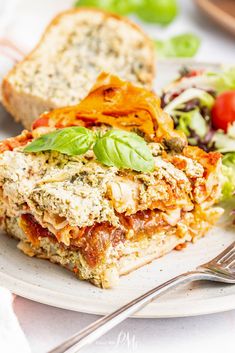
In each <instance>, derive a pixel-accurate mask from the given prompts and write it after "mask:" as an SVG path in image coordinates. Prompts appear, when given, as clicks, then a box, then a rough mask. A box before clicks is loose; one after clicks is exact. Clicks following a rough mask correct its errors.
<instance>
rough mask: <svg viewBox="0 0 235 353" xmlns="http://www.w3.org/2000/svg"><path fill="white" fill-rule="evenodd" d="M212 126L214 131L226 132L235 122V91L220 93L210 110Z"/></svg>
mask: <svg viewBox="0 0 235 353" xmlns="http://www.w3.org/2000/svg"><path fill="white" fill-rule="evenodd" d="M211 114H212V124H213V126H214V128H216V129H222V130H224V131H227V128H228V125H229V124H231V123H233V122H234V121H235V90H234V91H227V92H223V93H221V94H220V95H219V96H218V97H217V98H216V100H215V104H214V106H213V107H212V110H211Z"/></svg>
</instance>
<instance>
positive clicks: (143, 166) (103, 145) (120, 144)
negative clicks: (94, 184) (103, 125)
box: [94, 130, 154, 172]
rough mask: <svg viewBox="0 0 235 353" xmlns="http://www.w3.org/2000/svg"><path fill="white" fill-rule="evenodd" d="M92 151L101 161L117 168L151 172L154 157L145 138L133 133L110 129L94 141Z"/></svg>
mask: <svg viewBox="0 0 235 353" xmlns="http://www.w3.org/2000/svg"><path fill="white" fill-rule="evenodd" d="M94 153H95V155H96V158H97V159H98V161H100V162H101V163H103V164H105V165H107V166H115V167H117V168H128V169H133V170H136V171H140V172H151V171H153V169H154V159H153V156H152V153H151V151H150V150H149V148H148V146H147V144H146V142H145V140H144V139H143V138H142V137H140V136H138V135H137V134H135V133H132V132H127V131H123V130H110V131H108V132H107V133H106V134H104V135H103V136H101V137H100V138H99V139H98V140H97V141H96V143H95V146H94Z"/></svg>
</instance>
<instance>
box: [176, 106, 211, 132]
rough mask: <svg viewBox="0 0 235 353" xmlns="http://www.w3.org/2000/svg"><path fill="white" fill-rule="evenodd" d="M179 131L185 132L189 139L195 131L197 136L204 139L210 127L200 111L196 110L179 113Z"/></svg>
mask: <svg viewBox="0 0 235 353" xmlns="http://www.w3.org/2000/svg"><path fill="white" fill-rule="evenodd" d="M177 130H181V131H183V132H184V133H185V135H186V136H188V137H189V136H190V135H191V131H192V130H193V131H194V132H195V134H196V135H198V136H199V137H200V138H203V137H205V135H206V134H207V132H208V125H207V123H206V121H205V119H204V118H203V117H202V116H201V114H200V112H199V109H194V110H191V111H189V112H179V119H178V125H177ZM190 130H191V131H190Z"/></svg>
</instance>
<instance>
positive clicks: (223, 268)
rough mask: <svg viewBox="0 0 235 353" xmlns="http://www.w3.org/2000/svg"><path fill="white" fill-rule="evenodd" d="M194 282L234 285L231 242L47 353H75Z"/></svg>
mask: <svg viewBox="0 0 235 353" xmlns="http://www.w3.org/2000/svg"><path fill="white" fill-rule="evenodd" d="M198 280H206V281H215V282H223V283H230V284H235V242H234V243H232V244H231V245H230V246H229V247H228V248H226V249H225V250H224V251H223V252H222V253H220V254H219V255H218V256H216V257H215V258H214V259H213V260H211V261H210V262H207V263H205V264H203V265H201V266H199V267H197V268H196V270H195V271H190V272H186V273H183V274H181V275H179V276H177V277H174V278H172V279H170V280H169V281H167V282H165V283H163V284H161V285H160V286H157V287H155V288H153V289H151V290H150V291H148V292H147V293H145V294H143V295H141V296H140V297H138V298H136V299H134V300H132V301H131V302H129V303H127V304H125V305H124V306H122V307H121V308H119V309H117V310H116V311H114V312H113V313H111V314H109V315H106V316H104V317H102V318H101V319H99V320H97V321H95V322H94V323H92V324H91V325H89V326H87V327H86V328H84V329H83V330H82V331H80V332H78V333H76V334H75V335H73V336H72V337H70V338H69V339H67V340H66V341H65V342H63V343H62V344H60V345H59V346H58V347H56V348H54V349H52V350H51V351H50V352H48V353H75V352H78V351H79V350H80V349H82V348H83V347H84V346H86V345H88V344H90V343H92V342H94V341H95V340H96V339H98V338H99V337H101V336H102V335H104V334H105V333H106V332H108V331H109V330H111V329H112V328H113V327H115V326H116V325H118V324H119V323H120V322H122V321H123V320H125V319H127V318H128V317H129V316H131V315H132V314H134V313H135V312H137V311H138V310H140V309H142V308H143V307H144V306H145V305H147V304H148V303H150V302H151V301H153V300H154V299H156V298H157V297H159V296H160V295H162V294H164V293H166V292H168V291H169V290H170V289H172V288H174V287H176V286H178V285H180V284H185V283H189V282H193V281H198Z"/></svg>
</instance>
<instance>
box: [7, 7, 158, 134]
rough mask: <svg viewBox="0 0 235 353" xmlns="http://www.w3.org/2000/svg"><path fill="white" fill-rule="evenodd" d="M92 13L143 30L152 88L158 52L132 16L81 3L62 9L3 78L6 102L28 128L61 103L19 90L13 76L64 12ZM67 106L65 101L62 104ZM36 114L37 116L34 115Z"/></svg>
mask: <svg viewBox="0 0 235 353" xmlns="http://www.w3.org/2000/svg"><path fill="white" fill-rule="evenodd" d="M85 12H87V13H88V14H89V13H91V14H102V15H103V16H104V19H108V18H113V19H115V20H117V21H120V22H124V23H126V24H127V25H129V26H130V27H132V28H134V29H135V30H136V31H138V32H139V33H141V35H142V36H143V38H144V42H145V45H146V47H148V49H149V50H148V51H149V57H148V58H147V59H148V62H149V66H150V67H151V70H150V72H151V75H149V77H148V78H145V79H146V82H145V86H146V87H147V88H149V89H151V88H152V85H153V80H154V76H155V55H154V52H155V50H154V46H153V43H152V41H151V40H150V38H149V37H148V36H147V35H146V34H145V32H144V31H143V30H142V29H141V28H140V27H139V26H138V25H137V24H135V23H133V22H132V21H130V20H129V19H128V18H125V17H121V16H119V15H116V14H113V13H109V12H106V11H103V10H100V9H93V8H86V7H81V8H78V9H70V10H67V11H64V12H61V13H59V14H58V15H57V16H56V17H55V18H54V19H53V20H52V21H51V23H50V24H49V25H48V26H47V27H46V29H45V31H44V33H43V34H42V37H41V39H40V40H39V42H38V44H37V45H36V46H35V48H34V49H33V50H32V51H31V52H30V53H29V54H28V55H27V56H26V57H25V58H24V59H23V60H22V61H21V62H19V63H17V64H16V65H15V66H14V67H13V68H12V69H11V70H10V72H9V73H8V74H7V75H6V76H5V78H4V79H3V81H2V103H3V105H4V107H5V108H6V110H7V111H8V112H9V113H10V114H11V115H13V117H14V119H15V120H16V121H18V122H19V121H20V122H22V123H23V125H24V126H25V127H26V128H28V129H29V128H31V124H32V121H33V120H34V119H35V118H37V117H38V116H39V115H40V114H41V113H43V112H44V111H49V110H52V109H54V108H58V107H61V105H55V104H54V103H53V102H52V101H50V100H48V99H46V97H44V99H41V98H40V97H37V96H33V95H31V94H27V93H25V92H24V91H21V92H19V90H17V89H16V88H15V87H14V85H12V83H11V78H12V77H14V76H15V75H17V71H18V70H19V69H20V67H21V65H22V64H24V63H26V62H30V60H31V58H32V57H33V55H34V54H35V52H37V50H38V49H39V48H40V46H41V45H42V44H43V42H44V40H45V39H46V37H47V35H50V31H51V29H52V28H53V27H54V26H58V25H60V22H61V20H62V19H63V17H64V16H67V15H72V14H79V13H85ZM32 99H33V101H32ZM62 106H63V105H62ZM32 116H33V119H32Z"/></svg>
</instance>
